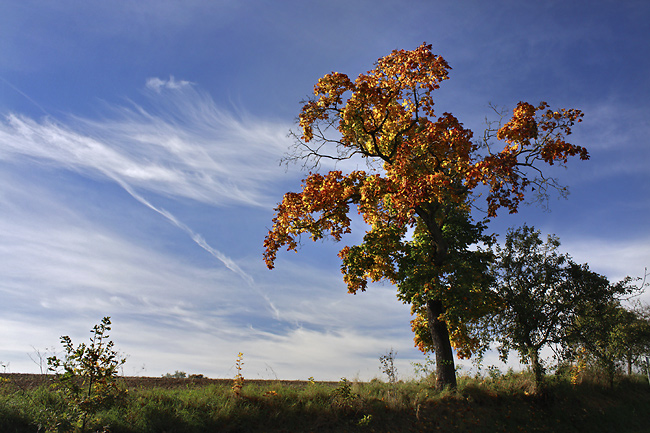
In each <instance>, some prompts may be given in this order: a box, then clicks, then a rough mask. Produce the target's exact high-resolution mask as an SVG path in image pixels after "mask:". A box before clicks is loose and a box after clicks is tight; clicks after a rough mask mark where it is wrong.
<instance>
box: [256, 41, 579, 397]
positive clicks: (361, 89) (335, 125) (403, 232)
mask: <svg viewBox="0 0 650 433" xmlns="http://www.w3.org/2000/svg"><path fill="white" fill-rule="evenodd" d="M449 70H450V67H449V65H448V64H447V62H446V61H445V60H444V59H443V58H442V57H440V56H437V55H435V54H433V53H432V52H431V46H430V45H426V44H422V45H421V46H419V47H418V48H417V49H415V50H412V51H405V50H395V51H393V52H392V53H391V54H389V55H387V56H386V57H383V58H380V59H379V60H378V61H377V63H376V65H375V67H374V68H373V69H372V70H370V71H368V72H367V73H363V74H360V75H359V76H358V77H357V78H356V79H355V80H352V79H350V78H349V77H348V76H347V75H345V74H342V73H339V72H332V73H330V74H327V75H325V76H324V77H323V78H321V79H319V80H318V83H317V84H316V85H315V86H314V96H313V97H312V98H311V99H309V100H308V101H306V102H305V103H304V105H303V107H302V111H301V112H300V115H299V126H300V131H299V132H298V133H296V134H295V137H296V140H297V141H296V153H294V155H293V156H294V158H296V159H302V160H303V161H304V162H305V163H306V164H308V165H310V166H311V169H312V170H316V169H318V168H319V167H320V163H321V162H322V161H323V160H331V161H336V162H340V161H344V160H349V159H352V158H359V159H360V161H365V162H366V163H367V165H368V169H367V170H353V171H350V172H349V173H343V172H342V171H341V170H332V171H329V172H327V173H324V174H321V173H318V172H311V173H309V175H308V176H307V177H306V178H305V179H304V180H303V184H302V187H301V190H300V192H289V193H286V194H285V195H284V198H283V200H282V202H281V203H280V204H279V205H278V206H277V207H276V209H275V212H276V214H275V217H274V219H273V227H272V228H271V230H270V231H269V233H268V235H267V237H266V239H265V241H264V247H265V252H264V259H265V261H266V264H267V266H268V267H269V268H273V267H274V263H275V260H276V255H277V251H278V250H279V249H280V248H282V247H285V248H286V249H287V250H296V249H297V247H298V242H299V237H300V235H301V234H307V235H309V236H310V237H311V239H313V240H318V239H321V238H323V237H324V236H330V237H331V238H333V239H335V240H337V241H339V240H341V238H342V237H343V235H344V234H346V233H349V232H350V231H351V228H350V226H351V214H352V212H353V207H356V211H357V212H358V213H359V214H360V215H361V216H362V217H363V220H364V221H365V223H366V224H367V225H368V229H367V231H366V234H365V236H364V238H363V242H361V243H360V244H359V245H356V246H352V247H344V248H343V249H342V250H341V251H340V253H339V256H340V258H341V260H342V263H343V264H342V267H341V270H342V272H343V278H344V281H345V282H346V284H347V286H348V290H349V292H350V293H357V292H358V291H364V290H365V289H366V287H367V284H368V282H369V281H379V280H388V281H390V282H392V283H394V284H396V285H397V286H398V287H400V284H402V283H403V282H405V281H406V280H407V279H409V278H410V277H411V276H412V275H411V274H412V273H409V271H408V269H405V268H402V265H407V264H408V263H409V261H408V260H404V257H407V256H409V254H411V252H410V251H409V246H413V247H414V248H415V249H416V250H417V249H418V248H419V247H418V246H417V245H418V243H419V244H421V245H426V251H424V250H423V249H422V248H419V250H420V251H422V252H423V254H421V255H420V256H419V258H417V260H421V261H422V262H423V263H426V266H427V268H428V269H427V272H426V281H425V280H424V279H423V278H420V277H419V276H418V277H417V278H411V279H410V280H411V281H412V282H415V281H417V282H418V283H417V289H413V288H411V287H409V288H408V290H406V289H405V290H404V293H405V294H406V293H408V294H409V295H408V296H406V295H405V296H404V297H402V300H404V301H405V302H414V301H415V300H417V302H418V304H419V305H420V306H421V308H416V310H417V311H416V313H420V314H422V311H424V312H425V313H426V314H425V316H426V322H427V325H426V327H428V328H429V334H430V335H431V342H432V346H433V348H434V349H435V352H436V361H437V366H436V371H437V378H438V385H439V386H446V385H449V386H455V372H454V360H453V351H452V349H451V345H452V344H456V345H457V346H462V345H463V343H462V340H463V338H465V337H466V333H465V332H463V331H462V329H461V328H462V323H460V322H461V321H462V319H463V317H457V318H455V319H453V320H452V318H451V312H459V311H461V310H462V309H461V308H456V307H457V305H458V304H459V303H463V304H465V305H472V299H470V298H471V296H470V297H468V299H467V300H464V299H463V298H464V297H465V296H453V295H451V296H450V295H448V294H449V293H451V294H454V293H456V291H457V290H460V291H464V292H466V293H467V294H471V292H472V290H467V289H466V288H463V287H462V284H463V283H462V282H464V281H466V280H467V278H465V277H463V278H460V279H459V280H458V281H456V279H455V278H450V275H452V274H453V273H454V272H455V271H454V270H453V269H451V268H450V265H449V264H450V263H451V262H457V260H454V259H453V256H454V254H455V252H454V251H453V249H452V248H451V247H450V245H451V242H452V241H453V239H454V235H453V232H454V229H453V226H454V225H457V224H461V225H466V224H470V225H472V224H474V225H475V224H476V223H475V222H474V221H473V220H472V219H471V214H470V211H471V206H472V203H473V200H474V199H476V196H477V193H478V192H479V191H483V192H484V193H485V200H486V204H487V207H486V209H487V216H488V217H494V216H496V213H497V210H498V209H499V208H500V207H505V208H506V209H507V210H508V211H509V212H516V211H517V209H518V206H519V204H520V203H521V201H522V200H523V199H524V194H525V192H526V190H527V189H528V188H529V187H532V186H533V185H534V186H535V187H536V188H538V189H539V188H546V187H547V186H548V185H549V183H548V182H547V181H548V178H546V177H544V176H543V175H542V170H541V167H542V166H543V165H545V164H550V165H553V164H564V163H566V162H567V159H568V158H569V157H571V156H578V157H580V158H581V159H587V158H588V153H587V151H586V149H584V148H582V147H580V146H576V145H573V144H570V143H568V142H566V141H565V137H566V136H567V135H569V134H570V133H571V127H572V126H573V125H574V123H575V122H579V121H580V120H581V117H582V113H581V112H580V111H578V110H573V109H568V110H564V109H563V110H551V109H549V105H548V104H546V103H545V102H542V103H540V104H538V105H537V106H534V105H531V104H529V103H526V102H520V103H519V104H518V105H517V107H516V108H515V109H514V111H513V115H512V118H510V119H509V120H508V121H507V122H505V123H503V124H502V125H500V127H499V128H498V129H497V130H495V131H494V134H486V137H485V140H484V142H483V143H481V142H480V141H479V142H476V141H473V134H472V131H470V130H469V129H467V128H465V127H464V126H463V124H462V123H461V122H460V121H458V119H456V117H454V116H453V115H452V114H450V113H442V114H440V115H439V114H437V113H436V112H434V101H433V92H434V91H435V90H436V89H438V87H439V85H440V83H441V82H442V81H444V80H446V79H448V73H449ZM498 142H500V143H498ZM497 147H500V148H501V149H500V150H498V151H497V150H496V148H497ZM458 218H465V221H461V222H460V223H459V222H458V221H459V219H458ZM412 230H414V231H415V232H416V235H415V236H414V237H413V238H411V233H412ZM479 240H480V239H475V240H474V241H475V242H477V241H479ZM405 247H406V248H405ZM461 249H462V248H461ZM412 258H413V257H412ZM410 263H411V264H412V263H413V260H411V261H410ZM412 269H414V268H412ZM458 275H460V274H458ZM457 284H458V285H457ZM411 294H412V295H411ZM450 336H451V339H450ZM468 341H469V340H468Z"/></svg>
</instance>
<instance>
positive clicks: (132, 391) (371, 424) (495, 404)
mask: <svg viewBox="0 0 650 433" xmlns="http://www.w3.org/2000/svg"><path fill="white" fill-rule="evenodd" d="M175 380H176V381H179V382H183V381H187V384H186V385H185V386H182V385H180V386H176V387H169V388H163V387H156V386H154V387H143V386H137V385H135V384H133V382H130V383H131V385H129V386H127V385H126V383H127V382H126V381H125V380H123V379H121V378H118V379H117V381H116V383H117V384H118V386H119V387H121V389H122V391H123V397H122V398H120V399H113V400H111V402H110V403H106V402H105V403H106V404H103V405H101V407H95V408H93V410H92V412H90V411H88V412H87V413H86V417H85V418H84V423H83V425H82V424H81V423H78V424H75V425H73V424H71V423H61V422H59V423H58V424H57V423H53V422H52V421H53V420H61V419H65V417H66V414H68V413H69V412H70V402H69V401H68V400H67V397H66V395H65V394H62V393H60V392H58V388H57V387H56V386H55V387H54V388H53V387H52V385H55V384H56V383H57V379H56V378H55V377H54V376H49V383H48V382H46V383H44V384H41V385H39V386H36V387H31V388H27V387H23V386H21V385H20V384H19V383H18V382H17V381H16V382H14V381H13V380H12V375H10V374H5V375H2V379H1V381H2V382H1V383H0V431H3V432H43V431H45V432H74V431H77V432H80V431H86V432H112V433H122V432H123V433H135V432H138V433H140V432H143V433H144V432H207V431H219V432H247V431H266V432H308V431H317V432H334V431H342V432H357V431H358V432H407V431H408V432H411V431H445V432H446V431H453V432H490V433H492V432H502V431H505V432H520V431H525V432H560V433H561V432H582V431H584V432H587V431H589V432H611V431H617V432H619V433H622V432H642V431H647V426H648V425H650V411H648V410H647V408H648V407H650V386H649V385H648V382H647V379H646V378H645V377H644V376H620V377H617V381H616V384H615V386H614V388H613V389H612V388H610V387H609V385H608V384H607V383H605V382H603V381H601V380H600V376H599V375H597V374H594V372H591V371H588V370H585V371H583V372H582V373H581V377H580V380H579V381H577V383H575V384H572V383H571V377H569V375H567V376H566V377H565V376H563V375H554V376H548V377H547V378H546V383H547V387H546V388H545V390H544V391H543V392H538V393H533V390H534V389H535V380H534V376H533V374H532V373H527V372H524V373H513V372H510V373H507V374H501V373H499V372H498V370H494V369H492V370H490V374H488V375H487V376H486V377H468V376H460V377H459V380H458V387H457V389H455V390H443V391H439V390H436V388H435V380H433V379H432V378H427V379H422V380H418V381H408V382H401V381H400V382H395V383H390V382H383V381H379V380H373V381H370V382H352V381H349V380H347V379H342V380H341V381H340V382H339V383H338V384H336V383H319V382H314V381H305V382H296V383H286V382H284V383H282V382H279V381H268V382H259V381H258V382H252V381H251V382H249V381H246V382H243V383H242V384H241V385H242V386H241V388H236V387H234V386H233V384H234V383H233V381H223V382H221V383H213V384H208V385H201V384H197V383H195V382H192V381H191V380H190V379H175ZM574 382H575V381H574ZM136 383H137V382H136Z"/></svg>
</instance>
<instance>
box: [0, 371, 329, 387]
mask: <svg viewBox="0 0 650 433" xmlns="http://www.w3.org/2000/svg"><path fill="white" fill-rule="evenodd" d="M0 377H2V378H5V379H9V381H10V382H11V383H13V384H14V385H15V386H17V387H18V388H22V389H31V388H37V387H39V386H41V385H46V384H48V383H50V382H52V381H54V380H55V379H56V375H54V374H30V373H0ZM118 380H121V381H124V383H125V384H126V386H127V388H129V389H138V388H166V389H173V388H187V387H199V386H206V385H218V384H222V385H231V384H232V379H210V378H207V377H192V378H189V377H188V378H184V379H176V378H168V377H133V376H118ZM245 383H247V384H260V385H264V384H271V383H281V384H282V385H285V386H305V385H306V384H308V383H309V382H306V381H300V380H253V379H251V380H245ZM319 383H326V384H331V385H336V382H319Z"/></svg>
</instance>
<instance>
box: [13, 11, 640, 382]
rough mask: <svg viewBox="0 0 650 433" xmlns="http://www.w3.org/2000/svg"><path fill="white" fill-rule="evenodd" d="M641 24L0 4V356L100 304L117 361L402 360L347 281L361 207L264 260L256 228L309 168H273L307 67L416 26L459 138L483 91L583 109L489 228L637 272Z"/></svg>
mask: <svg viewBox="0 0 650 433" xmlns="http://www.w3.org/2000/svg"><path fill="white" fill-rule="evenodd" d="M649 21H650V4H649V3H648V2H646V1H643V0H639V1H635V0H617V1H614V0H612V1H607V0H596V1H583V0H576V1H545V2H521V1H514V0H513V1H506V0H498V1H494V2H484V1H479V0H476V1H464V0H461V1H408V0H407V1H404V0H395V1H387V0H386V1H384V0H379V1H376V0H373V1H371V0H364V1H350V0H345V1H343V0H328V1H313V2H306V1H277V2H267V1H260V0H251V1H232V0H229V1H226V0H214V1H199V0H193V1H184V2H178V1H171V0H157V1H151V0H141V1H138V2H132V1H126V0H116V1H111V2H97V1H85V2H81V1H72V0H59V1H57V2H51V1H45V0H22V1H19V2H18V1H2V2H0V184H1V185H2V186H1V187H0V331H1V332H0V363H1V364H2V365H3V366H4V367H0V371H10V372H38V371H39V366H38V365H37V363H36V362H33V360H32V359H30V355H31V358H35V355H36V353H37V351H39V352H41V353H45V352H47V351H51V350H53V349H51V348H55V349H54V350H57V351H59V352H60V351H61V345H60V344H59V337H60V336H61V335H69V336H71V337H72V339H73V341H74V342H75V343H79V342H82V341H87V339H88V337H89V335H90V334H89V332H88V331H89V330H90V328H91V327H92V326H93V325H94V324H96V323H99V321H100V320H101V318H102V317H104V316H110V317H111V318H112V321H113V330H112V332H111V337H112V339H113V340H114V341H115V345H116V348H117V349H118V350H120V351H121V352H122V353H123V354H125V355H126V356H128V358H127V363H126V364H125V368H124V373H125V374H128V375H148V376H160V375H162V374H165V373H168V372H174V371H176V370H180V371H185V372H187V373H201V374H204V375H206V376H209V377H233V376H234V375H235V372H234V362H235V359H236V357H237V354H238V353H239V352H243V353H244V362H245V365H244V371H243V374H244V376H245V377H247V378H251V379H255V378H262V379H275V378H281V379H303V380H304V379H307V378H308V377H314V378H315V379H317V380H338V379H339V378H341V377H348V378H353V377H358V378H361V379H370V378H372V377H381V371H380V369H379V366H380V365H379V356H381V355H384V354H385V353H386V352H387V351H388V350H390V349H391V348H392V349H394V350H395V351H397V367H398V373H399V374H400V376H402V377H408V376H412V375H413V369H412V367H411V365H410V363H411V362H422V360H423V355H422V354H420V353H419V352H418V351H417V350H416V349H415V348H414V347H413V342H412V334H411V331H410V324H409V321H410V319H411V318H410V314H409V307H408V306H406V305H403V304H401V303H400V302H399V301H398V300H397V299H396V297H395V293H396V292H395V289H394V288H393V287H391V286H390V285H389V284H376V285H373V286H371V287H370V288H369V290H368V291H367V292H365V293H360V294H358V295H354V296H353V295H349V294H347V292H346V287H345V284H344V283H343V281H342V276H341V274H340V271H339V264H340V263H339V259H338V258H337V256H336V253H337V252H338V250H339V249H340V248H342V247H343V246H344V245H346V244H348V245H351V244H353V243H355V241H358V240H359V239H361V237H362V236H363V230H364V227H363V225H362V223H355V226H354V227H353V233H352V235H350V236H349V237H347V238H344V240H343V241H342V242H341V243H340V244H337V243H334V242H333V241H329V240H326V241H323V242H318V243H312V242H310V241H306V242H305V243H304V245H303V247H302V249H301V250H300V251H299V254H294V253H287V252H280V253H279V255H278V260H277V262H276V268H275V269H274V270H273V271H269V270H268V269H267V268H266V267H265V265H264V262H263V260H262V242H263V239H264V236H265V235H266V233H267V231H268V229H269V227H270V226H271V219H272V218H273V208H274V206H275V205H276V204H277V203H278V202H279V201H280V200H281V198H282V195H283V194H284V193H285V192H287V191H296V190H298V188H299V187H300V180H301V179H302V178H303V177H304V175H305V173H303V172H301V170H300V167H298V166H288V167H284V166H281V165H279V160H280V159H281V158H282V157H283V155H284V153H285V152H286V151H287V150H288V148H289V146H290V145H291V144H292V141H291V139H290V138H288V137H287V134H288V132H289V130H291V129H292V128H295V123H294V122H295V118H296V116H297V114H298V112H299V110H300V107H301V105H300V101H301V100H303V99H305V98H306V97H308V96H309V95H310V94H311V92H312V89H313V85H314V84H315V83H316V81H317V80H318V78H320V77H322V76H323V75H325V74H327V73H329V72H332V71H337V72H342V73H346V74H348V75H349V76H350V77H352V78H354V77H356V76H357V75H358V74H359V73H362V72H366V71H367V70H369V69H371V68H372V67H373V63H374V62H375V61H376V60H377V59H378V58H380V57H382V56H385V55H387V54H389V53H390V52H391V51H392V50H394V49H414V48H416V47H417V46H419V45H420V44H421V43H422V42H427V43H430V44H432V45H433V51H434V53H436V54H439V55H441V56H443V57H444V58H445V59H446V60H447V61H448V63H449V64H450V65H451V67H452V70H451V72H450V79H449V80H447V81H445V82H443V83H442V85H441V88H440V89H439V90H437V91H436V92H435V93H434V98H435V100H436V107H437V110H438V113H442V112H444V111H449V112H451V113H453V114H454V115H455V116H456V117H457V118H459V120H460V121H461V122H463V123H464V125H465V126H466V127H469V128H470V129H472V130H473V131H474V132H475V135H477V136H480V135H481V134H482V131H483V129H484V127H485V118H486V116H490V108H489V105H490V104H494V105H497V106H499V107H504V108H507V109H509V110H511V109H512V108H514V106H515V105H516V104H517V102H519V101H528V102H531V103H533V104H537V103H538V102H540V101H547V102H549V103H550V104H551V106H552V107H558V108H577V109H580V110H582V111H583V112H584V113H585V117H584V121H583V122H582V123H580V124H579V125H576V127H575V128H574V134H573V135H571V136H570V138H571V140H570V141H571V142H573V143H575V144H579V145H581V146H584V147H586V148H587V149H588V150H589V152H590V154H591V159H590V160H589V161H586V162H573V161H572V162H570V163H569V164H568V168H567V170H563V169H557V170H554V171H553V174H554V175H556V176H557V177H558V178H559V180H560V181H561V183H563V184H566V185H568V186H569V188H570V195H569V197H568V199H566V200H564V199H557V198H556V197H552V198H551V200H550V203H549V208H550V210H549V211H545V210H544V209H542V208H540V207H539V206H528V207H523V208H522V209H521V211H520V212H519V213H518V214H516V215H507V214H506V213H505V212H501V213H500V215H499V216H498V217H497V218H496V219H494V220H493V222H492V223H491V224H490V229H491V231H493V232H495V233H498V234H501V239H503V235H504V234H505V232H506V230H507V228H508V227H514V226H519V225H521V224H523V223H524V222H525V223H527V224H528V225H532V226H534V227H536V228H538V229H539V230H541V231H542V232H543V233H544V234H556V235H557V236H559V238H560V241H561V242H562V246H561V250H562V252H566V253H569V254H570V255H571V256H573V257H574V259H575V260H576V261H578V262H580V263H585V262H586V263H588V264H589V265H590V267H591V269H592V270H594V271H596V272H599V273H601V274H604V275H606V276H607V277H609V278H610V280H611V281H617V280H619V279H621V278H623V277H625V276H627V275H629V276H633V277H636V276H641V275H643V273H644V268H645V267H647V266H650V225H649V224H648V223H647V221H648V215H649V214H650V165H649V162H650V146H649V138H648V136H649V135H650V134H649V132H650V120H649V119H650V75H649V74H648V71H649V70H650V28H649V27H648V22H649ZM640 299H641V300H642V301H644V302H646V303H650V296H649V294H648V293H646V294H644V295H642V296H641V298H640ZM513 361H514V358H513ZM486 364H487V365H489V364H494V365H497V366H500V367H504V365H503V364H500V363H499V362H498V360H497V359H496V357H495V356H494V355H493V354H492V355H489V356H488V359H487V360H486ZM470 366H471V364H467V363H466V367H464V368H466V369H469V368H470Z"/></svg>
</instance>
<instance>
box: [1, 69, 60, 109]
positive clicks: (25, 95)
mask: <svg viewBox="0 0 650 433" xmlns="http://www.w3.org/2000/svg"><path fill="white" fill-rule="evenodd" d="M0 80H2V81H3V82H4V83H5V84H6V85H7V86H9V87H11V88H12V89H14V90H15V91H16V92H18V93H20V94H21V95H22V96H24V97H25V98H26V99H27V100H28V101H29V102H31V103H32V104H34V105H36V106H37V107H38V108H40V109H41V111H42V112H43V113H45V114H47V115H48V116H49V115H50V113H48V112H47V110H46V109H45V108H43V106H42V105H41V104H39V103H38V102H36V101H34V100H33V99H32V98H30V97H29V95H28V94H26V93H25V92H23V91H22V90H20V89H19V88H18V87H16V86H14V85H13V84H11V83H10V82H9V81H7V80H5V79H4V78H2V77H0Z"/></svg>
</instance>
